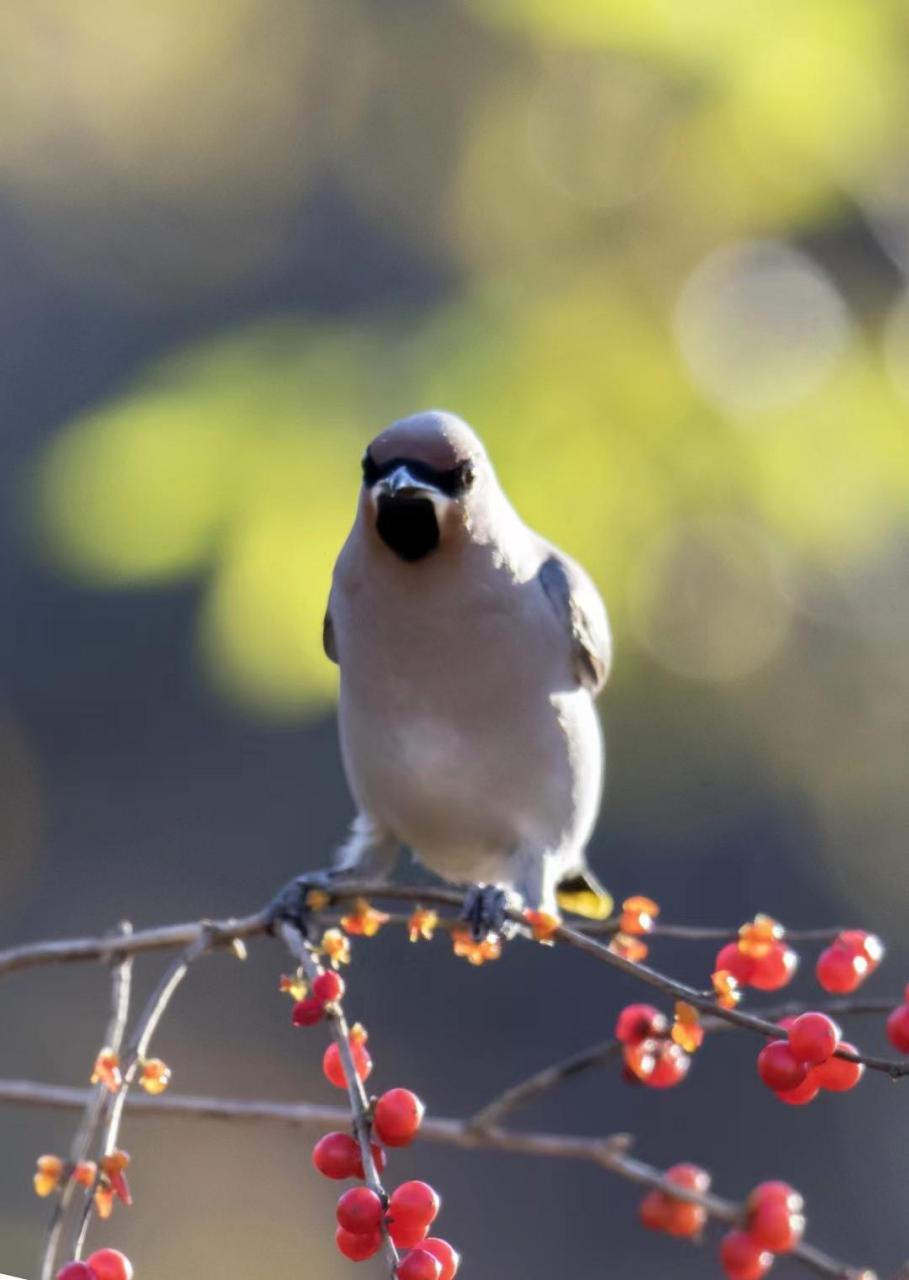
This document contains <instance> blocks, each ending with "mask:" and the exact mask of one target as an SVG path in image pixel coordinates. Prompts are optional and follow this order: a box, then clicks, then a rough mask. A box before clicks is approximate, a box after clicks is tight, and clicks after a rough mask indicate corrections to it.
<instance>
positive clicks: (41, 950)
mask: <svg viewBox="0 0 909 1280" xmlns="http://www.w3.org/2000/svg"><path fill="white" fill-rule="evenodd" d="M358 897H366V898H371V897H375V898H385V899H386V900H388V901H389V902H425V903H429V904H431V905H433V906H447V907H456V908H457V907H460V906H461V905H462V903H463V900H464V896H463V894H462V893H460V892H459V891H458V890H457V889H447V888H445V887H444V886H440V885H389V884H384V883H382V882H373V881H363V882H362V883H355V882H350V883H348V884H346V885H340V884H339V885H337V886H333V888H332V900H333V901H334V902H346V901H349V900H350V899H351V898H358ZM324 918H327V917H324ZM396 919H397V918H396ZM406 919H407V917H406V916H402V917H400V922H402V923H403V922H404V921H406ZM442 923H443V924H444V923H446V922H442ZM618 928H619V922H618V918H616V917H613V918H612V919H610V920H601V921H590V922H589V923H587V924H584V925H582V926H580V927H579V929H578V932H580V933H584V934H587V935H589V936H591V937H595V936H606V937H609V936H612V935H613V934H615V933H617V932H618ZM203 930H207V931H208V932H209V933H210V934H211V936H212V946H218V945H220V946H225V945H229V943H230V942H231V941H232V940H233V939H234V938H241V939H242V938H253V937H257V936H260V935H262V934H264V933H267V932H268V931H269V919H268V913H267V911H257V912H255V913H253V914H252V915H247V916H240V917H228V918H227V919H224V920H207V921H206V920H202V921H199V920H195V921H189V922H187V923H184V924H175V925H165V926H163V927H158V928H153V929H137V930H136V931H135V932H134V933H133V935H132V937H131V939H130V942H129V952H130V954H137V953H138V952H140V951H161V950H168V949H171V948H173V947H186V946H189V944H190V943H192V942H194V941H195V939H196V938H197V937H198V936H199V934H200V933H201V932H202V931H203ZM840 932H842V930H841V929H840V928H826V929H787V930H786V937H787V938H789V939H790V940H791V941H793V942H810V941H827V940H829V939H831V938H834V937H836V935H837V934H838V933H840ZM737 933H738V926H733V927H731V928H728V929H727V928H722V927H717V926H707V927H704V926H699V925H676V924H668V923H662V922H657V924H656V925H655V926H654V930H653V936H660V937H665V938H681V939H687V940H689V941H694V942H702V941H727V942H728V941H729V940H730V939H731V938H734V937H735V936H736V934H737ZM111 946H112V944H111V939H110V938H109V937H84V938H64V939H61V940H59V941H51V942H33V943H25V944H23V945H22V946H19V947H8V948H7V949H5V950H2V951H0V977H3V976H4V975H5V974H7V973H13V972H14V971H16V970H17V969H27V968H31V967H33V966H34V965H44V964H61V963H69V962H74V961H81V960H104V959H107V958H109V956H110V954H111Z"/></svg>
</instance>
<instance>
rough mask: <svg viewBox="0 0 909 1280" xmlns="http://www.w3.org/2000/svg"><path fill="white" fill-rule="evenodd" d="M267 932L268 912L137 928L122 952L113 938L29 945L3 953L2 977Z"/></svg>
mask: <svg viewBox="0 0 909 1280" xmlns="http://www.w3.org/2000/svg"><path fill="white" fill-rule="evenodd" d="M267 932H268V917H267V915H266V913H265V912H264V911H258V912H256V914H255V915H251V916H242V917H240V918H239V919H234V918H233V917H230V918H228V919H226V920H193V921H191V922H189V923H185V924H171V925H164V926H163V927H160V928H154V929H136V930H135V932H134V933H133V934H132V935H131V937H130V938H129V940H128V941H127V942H126V943H125V944H124V945H123V946H122V947H121V948H119V951H118V947H117V945H116V943H115V941H114V940H113V939H112V938H111V937H110V936H109V935H105V936H103V937H99V938H97V937H87V938H63V939H60V940H59V941H54V942H34V943H26V944H25V945H23V946H21V947H8V948H7V949H6V950H5V951H0V978H2V977H3V976H4V975H5V974H7V973H13V972H15V971H16V970H18V969H30V968H32V967H33V966H34V965H44V964H67V963H71V962H74V961H80V960H109V959H110V958H111V956H112V955H114V954H118V953H119V954H123V955H138V954H139V953H140V952H145V951H169V950H173V949H174V948H175V947H188V946H191V945H192V943H194V942H196V941H198V940H199V939H200V938H202V937H208V938H209V940H210V941H209V945H210V946H211V947H218V946H225V947H229V946H230V944H231V943H232V942H233V941H234V939H235V938H239V939H244V938H252V937H256V936H257V935H262V934H264V933H267Z"/></svg>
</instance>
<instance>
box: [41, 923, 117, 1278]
mask: <svg viewBox="0 0 909 1280" xmlns="http://www.w3.org/2000/svg"><path fill="white" fill-rule="evenodd" d="M131 930H132V925H131V924H130V923H129V921H128V920H124V921H123V922H122V923H121V924H120V926H119V928H118V930H117V934H116V936H118V937H119V938H121V939H125V938H127V937H128V936H129V934H130V932H131ZM110 965H111V1011H110V1019H109V1021H108V1024H107V1029H106V1031H105V1033H104V1044H105V1045H106V1046H107V1047H108V1048H110V1049H112V1050H113V1051H114V1052H115V1053H118V1052H119V1050H120V1045H121V1044H122V1042H123V1036H124V1034H125V1032H126V1021H127V1018H128V1017H129V998H130V993H131V989H132V968H133V962H132V956H128V955H124V954H123V953H122V952H118V953H116V954H114V955H112V956H111V958H110ZM107 1097H108V1094H107V1090H106V1089H105V1087H104V1085H103V1084H97V1085H95V1087H94V1089H92V1090H91V1091H90V1092H89V1094H88V1100H87V1102H86V1104H85V1109H84V1111H83V1113H82V1120H81V1122H80V1124H79V1127H78V1129H77V1130H76V1133H75V1136H74V1137H73V1142H72V1147H71V1148H70V1166H71V1168H70V1170H69V1174H68V1176H67V1178H66V1181H65V1182H64V1184H63V1189H62V1191H61V1192H60V1196H59V1199H58V1200H57V1203H56V1205H55V1206H54V1212H53V1214H52V1216H51V1220H50V1222H49V1224H48V1228H47V1232H46V1235H45V1239H44V1246H43V1249H42V1252H41V1259H40V1262H39V1266H40V1275H41V1280H50V1277H51V1276H52V1274H53V1271H54V1264H55V1262H56V1259H57V1253H58V1250H59V1247H60V1237H61V1235H62V1233H63V1228H64V1225H65V1223H66V1217H67V1214H68V1212H69V1208H70V1205H71V1204H72V1202H73V1199H74V1197H75V1194H76V1187H77V1185H78V1184H77V1183H76V1180H75V1178H74V1177H73V1174H74V1173H75V1170H76V1168H77V1166H78V1165H79V1164H81V1162H82V1161H83V1160H85V1158H86V1156H87V1155H88V1152H89V1148H90V1146H91V1142H92V1138H93V1137H94V1136H95V1130H96V1129H97V1127H98V1124H99V1123H100V1120H101V1116H102V1115H103V1113H104V1107H105V1104H106V1101H107Z"/></svg>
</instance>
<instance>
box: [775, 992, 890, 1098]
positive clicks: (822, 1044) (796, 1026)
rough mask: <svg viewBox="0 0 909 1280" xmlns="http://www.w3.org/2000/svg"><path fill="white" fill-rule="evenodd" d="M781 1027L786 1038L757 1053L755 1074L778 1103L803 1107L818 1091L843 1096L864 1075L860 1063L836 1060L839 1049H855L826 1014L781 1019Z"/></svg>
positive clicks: (810, 1014) (812, 1013) (845, 1059)
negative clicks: (824, 1090)
mask: <svg viewBox="0 0 909 1280" xmlns="http://www.w3.org/2000/svg"><path fill="white" fill-rule="evenodd" d="M780 1027H781V1029H782V1030H784V1031H785V1032H786V1033H787V1037H788V1038H787V1039H785V1040H783V1039H779V1040H771V1041H769V1042H768V1043H767V1044H765V1045H764V1047H763V1049H762V1050H761V1051H760V1053H759V1054H758V1059H757V1069H758V1075H759V1076H760V1077H761V1079H762V1080H763V1082H764V1084H765V1085H767V1087H768V1088H769V1089H772V1090H773V1092H774V1093H775V1094H776V1096H777V1097H778V1098H779V1099H780V1101H781V1102H788V1103H789V1104H790V1105H791V1106H804V1105H805V1103H808V1102H813V1101H814V1099H815V1098H816V1097H817V1095H818V1093H819V1092H820V1091H821V1089H826V1090H828V1091H830V1092H831V1093H843V1092H845V1091H846V1090H848V1089H852V1088H854V1087H855V1085H857V1084H858V1082H859V1080H861V1078H862V1076H863V1075H864V1073H865V1068H864V1066H863V1064H862V1063H861V1062H852V1061H850V1060H849V1059H847V1058H837V1057H834V1054H835V1053H836V1052H837V1050H839V1049H845V1050H847V1051H848V1052H850V1053H855V1052H856V1050H855V1047H854V1046H853V1045H851V1044H848V1043H847V1042H846V1041H844V1040H843V1039H842V1038H841V1035H842V1033H841V1032H840V1029H839V1027H838V1026H837V1025H836V1023H835V1022H834V1021H833V1019H832V1018H828V1017H827V1015H826V1014H825V1013H814V1012H809V1013H802V1014H800V1015H799V1016H798V1017H797V1018H784V1019H783V1020H782V1022H781V1023H780Z"/></svg>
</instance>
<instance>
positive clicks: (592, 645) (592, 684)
mask: <svg viewBox="0 0 909 1280" xmlns="http://www.w3.org/2000/svg"><path fill="white" fill-rule="evenodd" d="M538 576H539V580H540V585H541V586H542V588H543V590H544V592H545V593H546V596H547V598H548V600H549V603H550V604H551V605H552V607H553V609H554V610H555V612H556V615H557V616H558V618H559V619H560V621H562V622H563V623H564V625H565V629H566V631H567V633H568V635H569V637H570V639H571V648H572V663H573V666H574V673H575V677H576V679H577V681H578V684H580V685H583V686H584V688H585V689H590V690H591V692H593V693H594V694H597V693H599V692H600V690H601V689H602V687H603V685H604V684H605V683H606V677H607V676H608V675H609V668H610V665H611V663H612V636H611V634H610V631H609V621H608V619H607V617H606V609H605V607H604V605H603V601H602V600H601V599H600V596H599V593H598V592H597V589H596V587H595V586H594V585H593V583H592V582H591V581H590V579H589V578H588V577H587V574H586V573H585V572H584V571H583V569H581V567H580V566H579V565H576V564H575V563H574V561H573V560H569V559H568V558H567V556H561V555H558V554H552V555H550V556H549V557H547V559H546V560H544V561H543V563H542V565H541V566H540V571H539V575H538Z"/></svg>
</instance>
